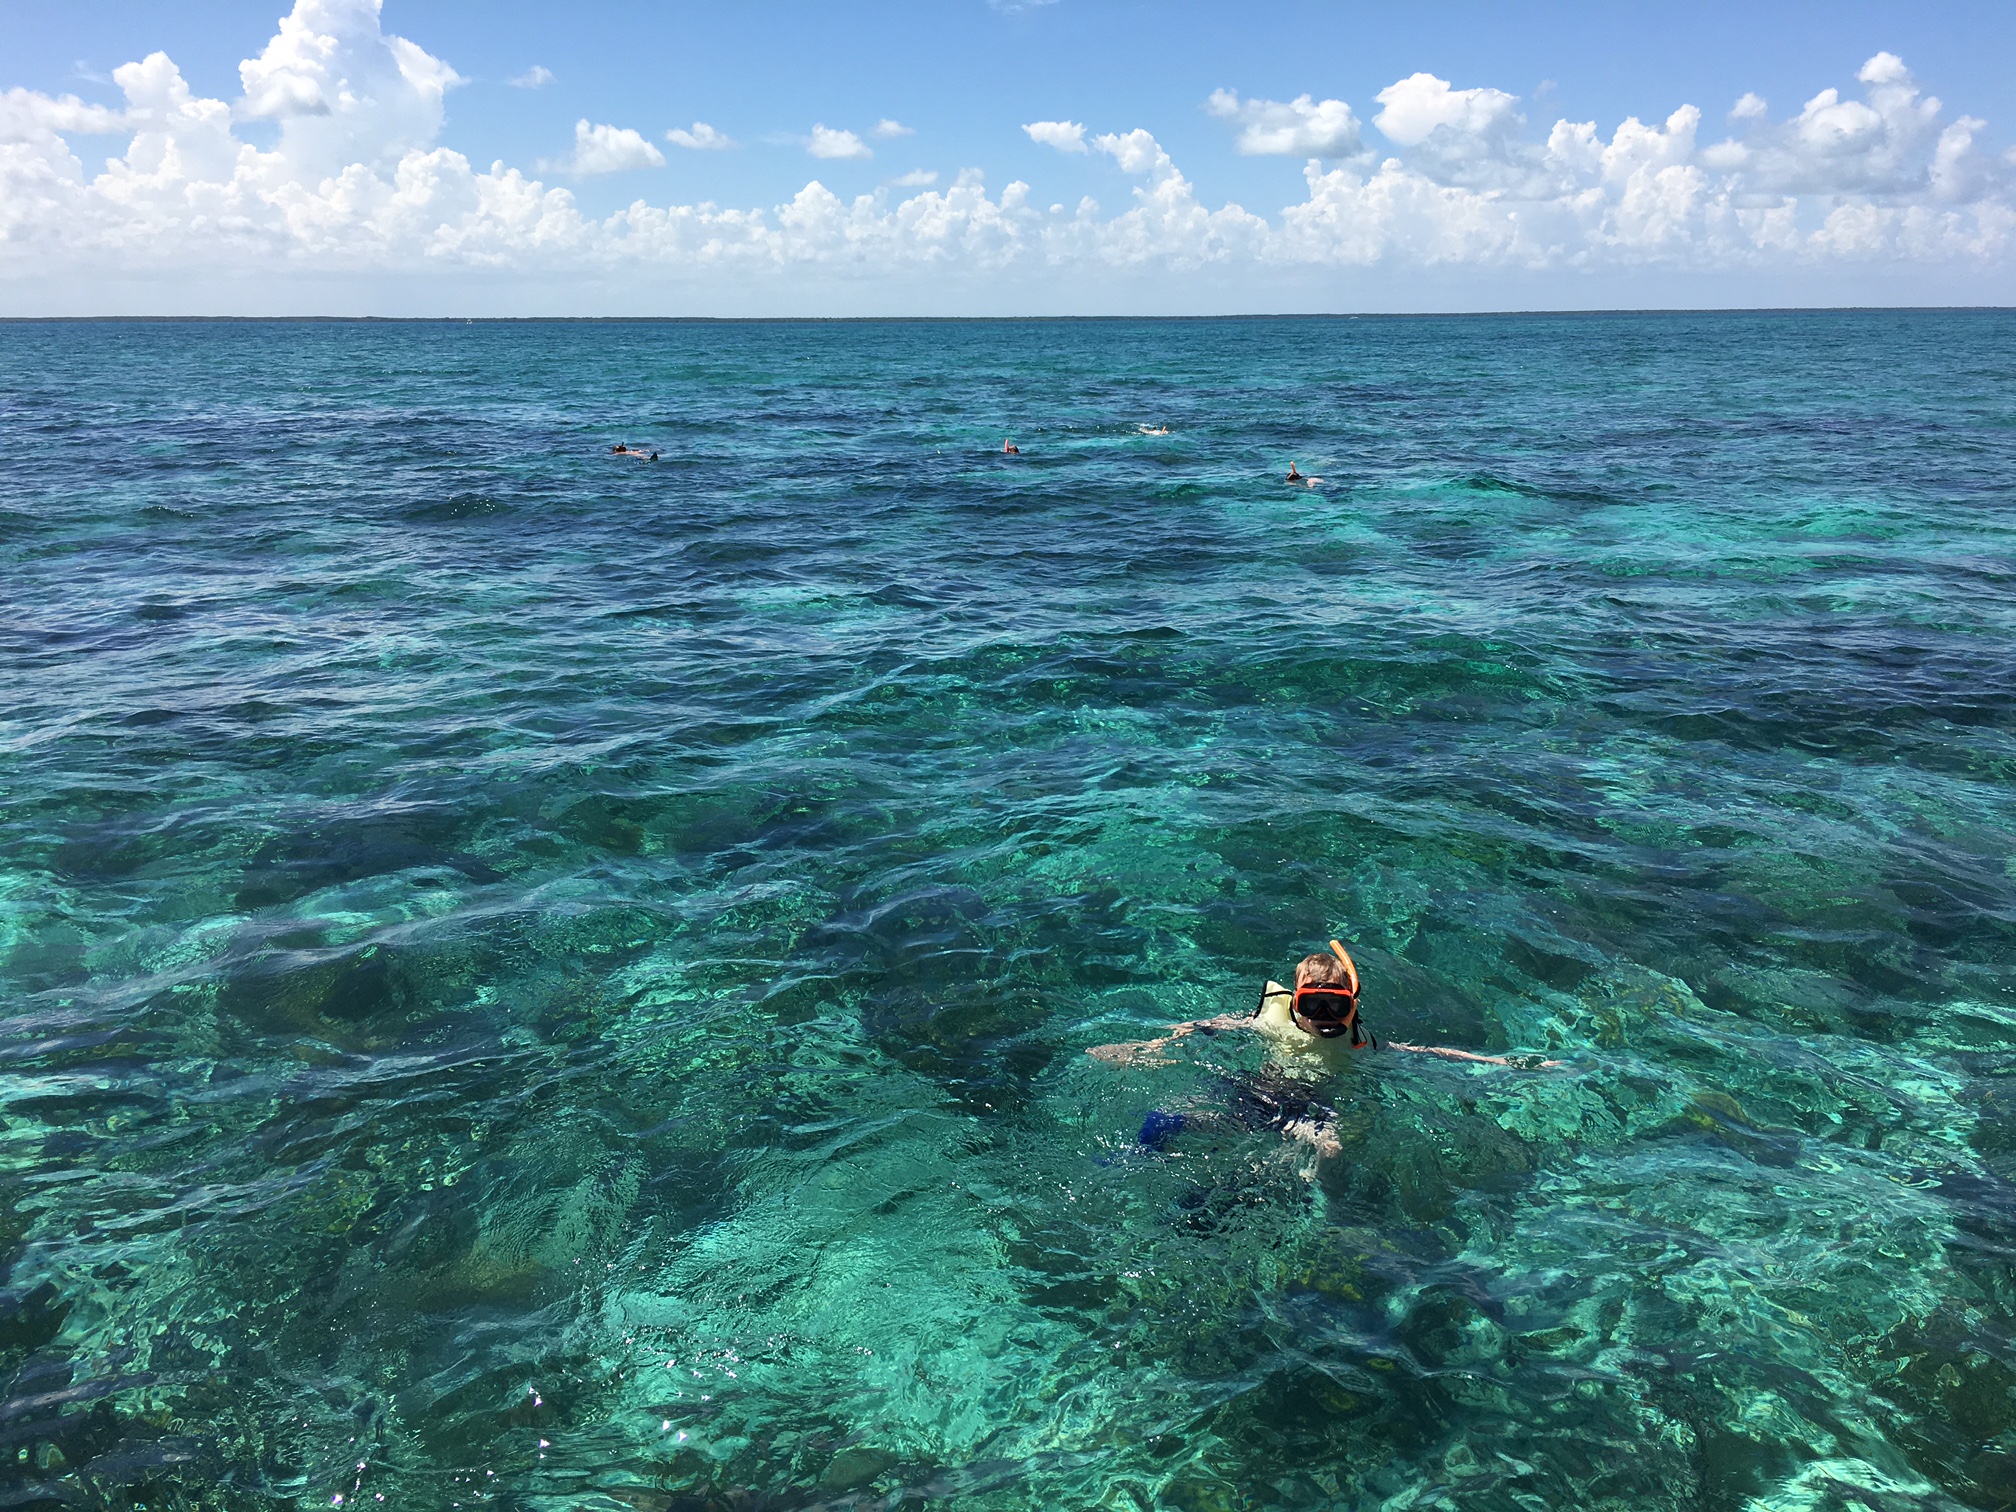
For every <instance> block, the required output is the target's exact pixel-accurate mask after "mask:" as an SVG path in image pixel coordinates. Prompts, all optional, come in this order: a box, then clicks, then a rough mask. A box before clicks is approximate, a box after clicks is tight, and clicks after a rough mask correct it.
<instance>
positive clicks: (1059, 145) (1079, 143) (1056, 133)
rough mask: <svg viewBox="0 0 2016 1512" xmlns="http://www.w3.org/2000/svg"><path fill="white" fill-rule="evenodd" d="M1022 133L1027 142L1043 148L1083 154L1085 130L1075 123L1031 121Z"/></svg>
mask: <svg viewBox="0 0 2016 1512" xmlns="http://www.w3.org/2000/svg"><path fill="white" fill-rule="evenodd" d="M1022 129H1023V131H1025V132H1027V133H1028V135H1029V140H1030V141H1032V142H1036V143H1038V144H1040V145H1042V146H1044V147H1055V148H1056V149H1057V150H1058V151H1059V152H1083V151H1085V150H1086V148H1085V128H1084V127H1083V126H1081V125H1079V124H1078V123H1077V122H1076V121H1031V122H1030V123H1029V124H1028V125H1027V126H1024V127H1023V128H1022Z"/></svg>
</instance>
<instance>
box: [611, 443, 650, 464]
mask: <svg viewBox="0 0 2016 1512" xmlns="http://www.w3.org/2000/svg"><path fill="white" fill-rule="evenodd" d="M609 450H611V451H612V452H614V453H616V455H617V456H619V457H628V458H630V459H631V461H633V462H656V461H657V460H658V453H656V452H653V453H651V455H650V456H648V457H647V456H645V455H644V452H643V449H642V448H641V447H636V446H631V445H629V444H628V443H626V442H622V441H618V442H617V443H616V444H615V445H614V446H612V447H610V448H609Z"/></svg>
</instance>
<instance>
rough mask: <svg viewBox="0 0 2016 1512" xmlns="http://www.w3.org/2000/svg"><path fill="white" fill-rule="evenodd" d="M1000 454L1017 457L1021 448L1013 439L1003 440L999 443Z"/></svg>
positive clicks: (1020, 453)
mask: <svg viewBox="0 0 2016 1512" xmlns="http://www.w3.org/2000/svg"><path fill="white" fill-rule="evenodd" d="M1001 454H1002V455H1003V456H1007V457H1019V456H1021V455H1022V448H1021V447H1019V446H1017V445H1016V444H1015V443H1014V442H1013V441H1003V442H1002V443H1001Z"/></svg>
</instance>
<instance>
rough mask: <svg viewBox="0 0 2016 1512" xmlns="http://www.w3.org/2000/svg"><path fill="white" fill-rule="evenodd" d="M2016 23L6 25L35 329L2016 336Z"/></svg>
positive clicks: (13, 263) (1113, 19)
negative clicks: (1174, 322) (1532, 320)
mask: <svg viewBox="0 0 2016 1512" xmlns="http://www.w3.org/2000/svg"><path fill="white" fill-rule="evenodd" d="M2012 60H2016V6H2011V5H2009V4H2007V3H2006V0H2000V3H1996V4H1941V3H1938V0H1921V3H1918V4H1914V5H1909V6H1906V5H1900V4H1875V3H1858V0H1835V3H1829V4H1773V3H1771V0H1751V3H1748V4H1732V3H1725V0H1706V3H1699V4H1695V5H1691V6H1685V7H1681V6H1663V5H1619V4H1617V3H1616V0H1608V3H1603V4H1595V3H1588V4H1584V3H1572V4H1571V3H1522V4H1519V5H1510V4H1505V3H1503V0H1490V3H1487V0H1473V3H1434V0H1427V3H1417V4H1411V5H1406V6H1399V5H1393V4H1390V3H1389V4H1386V5H1381V6H1374V5H1368V4H1359V3H1340V0H1330V3H1313V0H1310V3H1305V0H1283V3H1268V0H1249V3H1248V4H1244V5H1238V6H1234V5H1229V4H1225V3H1222V0H1217V3H1179V0H1169V3H1156V0H1042V3H1036V0H906V3H896V0H853V3H848V4H834V3H832V0H825V3H821V4H812V3H798V0H788V3H787V0H776V3H772V0H744V3H741V4H738V5H732V6H723V5H712V6H698V5H684V4H667V3H644V0H574V3H570V4H569V5H567V6H564V7H560V6H554V5H551V4H550V3H540V4H533V3H520V0H493V3H486V4H483V5H481V6H477V5H471V4H468V3H466V0H458V3H449V0H294V3H293V5H292V8H291V10H289V9H285V8H284V7H283V5H282V4H279V3H276V0H205V3H203V4H200V5H181V6H170V5H164V4H161V3H158V0H66V3H65V4H63V5H61V6H42V5H11V6H5V7H0V315H42V314H63V315H76V314H338V315H355V314H378V315H446V316H462V315H495V316H513V315H620V314H637V315H833V316H844V315H1024V314H1031V315H1033V314H1219V313H1241V314H1248V313H1267V312H1275V311H1280V312H1291V311H1385V310H1466V309H1467V310H1498V309H1591V308H1677V307H1702V306H1710V307H1730V306H1755V305H1769V306H1784V305H1838V304H1861V305H1867V304H1890V305H1925V304H2016V146H2012V143H2016V131H2012V129H2011V127H2012V123H2016V69H2012V67H2011V63H2012Z"/></svg>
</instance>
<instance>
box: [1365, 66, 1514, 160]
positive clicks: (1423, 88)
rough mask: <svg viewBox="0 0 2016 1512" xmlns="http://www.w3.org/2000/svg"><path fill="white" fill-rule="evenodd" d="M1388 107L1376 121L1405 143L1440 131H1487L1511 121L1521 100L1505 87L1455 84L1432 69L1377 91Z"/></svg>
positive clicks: (1477, 133) (1391, 136)
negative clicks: (1466, 86)
mask: <svg viewBox="0 0 2016 1512" xmlns="http://www.w3.org/2000/svg"><path fill="white" fill-rule="evenodd" d="M1376 98H1377V99H1378V101H1379V103H1380V104H1381V105H1383V106H1384V107H1385V109H1383V110H1381V111H1380V112H1379V114H1377V115H1376V116H1374V117H1372V124H1373V125H1374V126H1377V127H1378V128H1379V129H1380V131H1382V132H1383V133H1385V135H1386V136H1387V138H1388V139H1389V140H1392V141H1395V142H1398V143H1399V144H1400V145H1401V146H1402V147H1417V146H1419V145H1420V144H1421V143H1423V142H1425V141H1427V140H1428V138H1429V137H1431V136H1432V135H1434V134H1435V133H1436V132H1437V131H1442V130H1447V131H1450V132H1453V133H1457V134H1460V135H1464V136H1483V135H1486V134H1488V133H1490V132H1493V131H1496V130H1499V129H1501V128H1502V127H1504V126H1506V125H1510V124H1513V123H1514V122H1515V120H1516V118H1517V111H1518V105H1519V101H1518V98H1517V97H1516V96H1514V95H1509V94H1507V93H1505V91H1504V90H1502V89H1451V88H1450V87H1449V81H1448V80H1447V79H1438V78H1436V77H1435V75H1433V74H1431V73H1417V74H1410V75H1408V76H1407V77H1406V78H1404V79H1402V80H1400V81H1399V82H1398V83H1397V84H1389V85H1387V86H1386V87H1385V88H1384V89H1382V90H1380V91H1379V93H1378V95H1377V96H1376Z"/></svg>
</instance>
